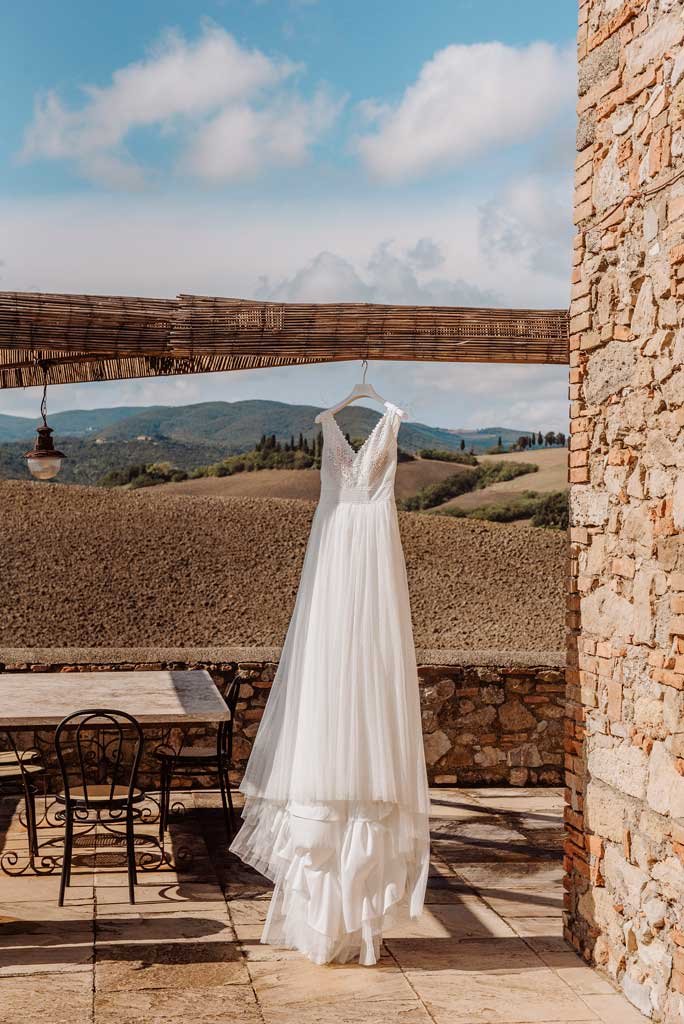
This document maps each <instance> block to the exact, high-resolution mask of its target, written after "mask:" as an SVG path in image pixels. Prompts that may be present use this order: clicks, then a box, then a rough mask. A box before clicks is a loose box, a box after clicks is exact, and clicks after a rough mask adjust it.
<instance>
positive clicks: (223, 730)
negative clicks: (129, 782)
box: [155, 679, 240, 842]
mask: <svg viewBox="0 0 684 1024" xmlns="http://www.w3.org/2000/svg"><path fill="white" fill-rule="evenodd" d="M239 693H240V680H239V679H234V680H233V682H232V683H231V684H230V687H229V688H228V692H227V693H226V695H225V697H224V698H223V699H224V701H225V704H226V707H227V708H228V711H229V712H230V718H228V719H227V720H226V721H225V722H221V723H220V724H219V727H218V732H217V734H216V746H214V747H203V746H182V747H181V748H180V750H178V751H174V750H172V749H171V748H169V747H160V748H159V749H157V750H156V751H155V755H156V757H157V759H158V760H159V761H160V762H161V781H160V787H159V788H160V795H159V841H160V842H163V839H164V832H165V831H166V829H167V827H168V822H169V806H170V801H171V785H172V782H173V776H174V774H175V773H176V771H177V770H179V769H180V770H182V772H183V774H185V775H193V774H203V775H204V774H206V773H207V772H212V773H214V772H215V773H216V775H217V778H218V784H219V789H220V791H221V805H222V807H223V820H224V823H225V826H226V834H227V835H228V838H229V839H230V838H232V836H233V834H234V832H235V811H234V809H233V797H232V794H231V792H230V780H229V778H228V773H229V771H230V766H231V762H232V759H233V723H234V721H235V708H236V706H237V702H238V696H239Z"/></svg>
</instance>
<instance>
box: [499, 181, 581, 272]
mask: <svg viewBox="0 0 684 1024" xmlns="http://www.w3.org/2000/svg"><path fill="white" fill-rule="evenodd" d="M571 214H572V178H571V177H570V176H567V177H563V178H558V179H549V178H541V177H538V176H536V175H531V176H529V177H527V178H523V179H521V180H519V181H514V182H513V183H512V184H511V185H509V187H508V188H507V189H505V190H504V192H503V193H502V194H501V195H500V196H497V197H496V198H494V199H490V200H488V201H487V202H484V203H482V204H481V205H480V207H479V218H480V223H479V234H480V246H481V249H482V252H483V255H484V256H485V258H486V259H487V260H488V261H489V262H490V264H491V265H492V266H493V267H497V266H501V265H505V264H506V263H510V261H511V259H514V260H515V261H516V262H517V263H518V265H519V266H520V265H524V266H526V267H527V269H528V270H529V271H531V272H532V273H535V274H544V275H554V276H556V277H557V278H559V279H561V280H563V281H565V282H566V286H567V288H568V289H569V287H570V270H571V259H570V257H571V247H572V236H573V225H572V216H571Z"/></svg>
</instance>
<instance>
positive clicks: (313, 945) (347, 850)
mask: <svg viewBox="0 0 684 1024" xmlns="http://www.w3.org/2000/svg"><path fill="white" fill-rule="evenodd" d="M243 821H244V824H243V826H242V828H241V830H240V832H239V833H238V835H237V837H236V838H235V840H234V841H233V843H232V845H231V847H230V849H231V852H233V853H235V854H236V855H237V856H238V857H240V859H241V860H243V861H244V862H245V863H246V864H249V865H250V866H251V867H253V868H255V869H256V870H257V871H259V872H260V873H261V874H263V875H265V876H266V877H267V878H270V879H271V881H272V882H273V883H274V885H275V889H274V893H273V898H272V900H271V905H270V908H269V913H268V917H267V920H266V924H265V926H264V931H263V935H262V938H261V941H262V942H264V943H269V944H271V945H277V946H283V947H287V948H290V949H298V950H300V952H302V953H303V954H304V955H305V956H307V957H308V958H309V960H311V961H313V962H314V963H317V964H325V963H332V962H334V963H347V962H349V961H350V960H353V959H356V958H358V960H359V962H360V963H361V964H364V965H366V966H370V965H372V964H374V963H376V962H377V960H378V957H379V955H380V944H381V941H382V934H383V930H385V929H387V928H388V927H391V926H394V925H395V924H397V923H399V922H400V921H401V920H403V919H408V918H416V917H418V916H419V915H420V913H421V912H422V909H423V900H424V897H425V887H426V884H427V874H428V863H429V833H428V820H427V816H426V815H424V814H413V813H411V812H408V811H406V810H405V809H403V808H401V807H399V805H397V804H390V803H383V802H373V803H351V802H344V801H338V802H333V803H329V804H320V803H318V804H307V805H302V804H296V803H293V802H292V801H290V802H289V803H287V804H285V803H276V802H274V801H270V800H263V799H260V798H250V799H248V800H247V802H246V804H245V808H244V811H243Z"/></svg>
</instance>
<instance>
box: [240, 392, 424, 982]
mask: <svg viewBox="0 0 684 1024" xmlns="http://www.w3.org/2000/svg"><path fill="white" fill-rule="evenodd" d="M403 416H404V414H403V413H402V412H401V410H400V409H398V408H397V407H396V406H395V405H392V404H390V403H389V402H387V403H386V404H385V413H384V415H383V416H382V417H381V418H380V420H379V421H378V423H377V424H376V426H375V429H374V430H373V432H372V433H371V435H370V436H369V437H368V439H367V440H366V442H365V444H364V445H363V447H362V448H361V449H360V450H359V451H358V452H357V453H355V452H354V450H353V449H352V448H351V446H350V445H349V443H348V442H347V440H346V439H345V437H344V435H343V434H342V432H341V430H340V428H339V426H338V424H337V422H336V420H335V419H334V417H333V416H332V415H331V414H330V413H324V414H323V416H322V424H323V438H324V444H323V455H322V465H321V496H320V501H319V504H318V507H317V509H316V514H315V516H314V520H313V524H312V527H311V535H310V538H309V545H308V548H307V552H306V557H305V560H304V567H303V570H302V578H301V582H300V586H299V593H298V595H297V601H296V604H295V609H294V613H293V616H292V620H291V622H290V626H289V629H288V632H287V637H286V639H285V645H284V647H283V651H282V655H281V659H280V664H279V667H278V671H277V674H276V677H275V680H274V682H273V688H272V690H271V694H270V697H269V700H268V704H267V706H266V709H265V712H264V717H263V720H262V722H261V725H260V727H259V731H258V733H257V736H256V738H255V742H254V748H253V750H252V755H251V757H250V760H249V764H248V765H247V770H246V772H245V776H244V779H243V782H242V785H241V787H240V788H241V790H242V792H243V793H244V794H245V798H246V799H245V807H244V810H243V814H242V817H243V819H244V822H243V825H242V828H241V830H240V832H239V833H238V835H237V837H236V839H235V840H234V842H233V844H232V846H231V850H232V852H233V853H235V854H237V855H238V856H239V857H240V858H241V859H242V860H243V861H245V862H246V863H247V864H250V865H251V866H252V867H254V868H256V869H257V870H258V871H260V872H261V873H262V874H264V875H266V876H267V877H268V878H270V879H271V880H272V881H273V882H274V883H275V889H274V892H273V897H272V900H271V904H270V908H269V913H268V918H267V921H266V925H265V927H264V932H263V935H262V939H261V941H262V942H268V943H271V944H273V945H277V946H287V947H289V948H296V949H299V950H301V952H302V953H304V954H305V955H306V956H308V957H309V959H310V960H312V961H314V962H315V963H318V964H323V963H329V962H331V961H335V962H338V963H345V962H346V961H348V960H351V959H354V958H357V957H358V959H359V961H360V963H362V964H374V963H375V962H376V960H377V959H378V956H379V949H380V942H381V939H382V932H383V929H384V928H386V927H388V926H389V925H390V924H395V923H396V922H397V921H398V920H401V919H402V918H406V917H417V916H418V915H419V914H420V913H421V910H422V907H423V899H424V895H425V886H426V882H427V874H428V861H429V832H428V810H429V798H428V788H427V776H426V771H425V756H424V753H423V739H422V730H421V717H420V705H419V696H418V678H417V671H416V657H415V650H414V646H413V633H412V628H411V614H410V608H409V597H408V587H407V582H406V567H405V563H404V556H403V551H402V548H401V540H400V537H399V527H398V522H397V513H396V506H395V503H394V476H395V472H396V466H397V433H398V430H399V424H400V421H401V419H402V418H403Z"/></svg>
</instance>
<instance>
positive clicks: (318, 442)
mask: <svg viewBox="0 0 684 1024" xmlns="http://www.w3.org/2000/svg"><path fill="white" fill-rule="evenodd" d="M322 454H323V431H322V430H319V431H318V434H317V435H316V455H317V456H318V458H319V459H320V457H321V455H322Z"/></svg>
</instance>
